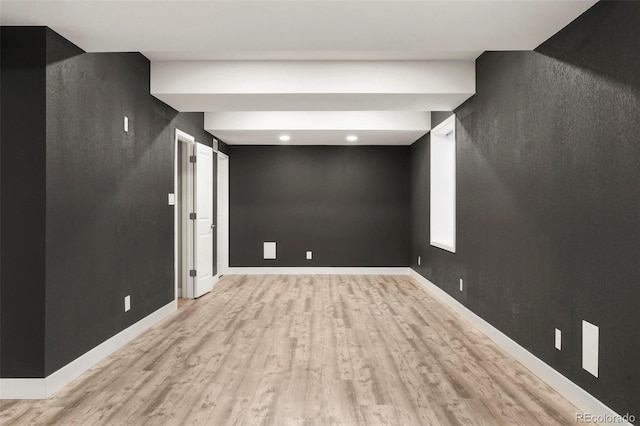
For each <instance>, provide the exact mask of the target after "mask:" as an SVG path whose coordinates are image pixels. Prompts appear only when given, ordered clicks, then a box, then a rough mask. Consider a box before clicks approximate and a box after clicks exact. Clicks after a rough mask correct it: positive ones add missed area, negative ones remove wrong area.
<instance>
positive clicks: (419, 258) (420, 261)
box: [418, 256, 422, 266]
mask: <svg viewBox="0 0 640 426" xmlns="http://www.w3.org/2000/svg"><path fill="white" fill-rule="evenodd" d="M420 263H422V258H421V257H420V256H418V266H420Z"/></svg>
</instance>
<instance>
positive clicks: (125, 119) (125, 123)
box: [124, 115, 129, 132]
mask: <svg viewBox="0 0 640 426" xmlns="http://www.w3.org/2000/svg"><path fill="white" fill-rule="evenodd" d="M124 131H125V132H128V131H129V117H127V116H126V115H125V116H124Z"/></svg>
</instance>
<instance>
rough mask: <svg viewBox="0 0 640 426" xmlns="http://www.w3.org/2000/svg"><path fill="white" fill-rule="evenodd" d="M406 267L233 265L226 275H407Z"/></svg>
mask: <svg viewBox="0 0 640 426" xmlns="http://www.w3.org/2000/svg"><path fill="white" fill-rule="evenodd" d="M408 273H409V268H407V267H332V266H330V267H309V268H307V267H299V268H298V267H268V266H267V267H248V268H243V267H233V268H229V270H228V271H227V274H226V275H407V274H408Z"/></svg>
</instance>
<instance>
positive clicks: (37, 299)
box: [0, 27, 46, 377]
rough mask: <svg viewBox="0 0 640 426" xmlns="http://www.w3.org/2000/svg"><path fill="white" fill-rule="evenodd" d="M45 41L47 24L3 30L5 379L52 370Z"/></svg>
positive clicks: (1, 314) (1, 315)
mask: <svg viewBox="0 0 640 426" xmlns="http://www.w3.org/2000/svg"><path fill="white" fill-rule="evenodd" d="M45 38H46V31H45V28H44V27H40V28H28V29H24V28H16V27H2V32H1V33H0V40H1V43H2V50H1V53H0V61H1V67H0V68H1V70H2V71H1V74H0V82H1V83H0V84H1V86H2V88H1V90H2V100H1V102H2V104H1V105H0V115H1V117H0V120H1V122H2V129H1V134H0V150H1V151H2V153H1V161H2V166H1V168H0V169H1V173H2V175H1V177H0V182H1V189H0V192H1V194H2V195H1V198H2V223H1V226H0V228H1V229H0V235H1V237H0V239H1V243H0V245H1V246H2V247H1V249H0V252H1V256H2V257H1V261H0V264H1V267H2V272H1V284H0V293H1V302H0V303H1V305H0V349H1V351H0V352H1V355H0V359H1V361H0V377H14V375H15V374H19V377H42V375H43V372H44V311H45V307H44V303H45V294H44V285H43V283H44V276H45V266H44V263H45V187H44V185H45V170H46V164H45V144H46V119H45V79H46V78H45V61H46V51H45ZM16 301H19V302H16ZM16 325H19V326H16ZM15 377H18V376H15Z"/></svg>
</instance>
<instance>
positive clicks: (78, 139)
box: [1, 27, 213, 377]
mask: <svg viewBox="0 0 640 426" xmlns="http://www.w3.org/2000/svg"><path fill="white" fill-rule="evenodd" d="M2 31H3V33H2V35H3V37H2V39H3V43H4V42H7V43H9V42H10V40H9V41H7V39H6V38H5V32H7V31H8V32H11V31H15V34H16V37H15V42H11V43H12V44H11V46H12V47H11V48H13V49H16V57H18V58H20V57H29V55H30V53H28V52H25V51H24V48H23V46H22V44H21V43H22V42H23V40H25V38H26V37H28V36H29V34H32V32H37V33H38V34H40V38H38V40H37V46H38V49H39V50H38V52H39V54H41V60H40V62H38V63H37V64H36V65H35V66H34V68H35V71H34V72H33V74H34V75H37V76H38V78H39V80H38V82H37V83H38V85H33V84H32V83H31V82H29V84H30V87H29V90H30V91H32V92H34V95H33V96H34V97H33V102H30V103H29V105H25V106H23V104H24V103H25V100H24V99H22V98H21V94H20V92H17V91H15V92H11V91H5V90H4V89H5V87H4V86H5V69H4V68H5V67H4V65H3V75H2V78H3V80H2V85H3V87H2V89H3V90H2V94H3V96H2V114H3V115H2V121H3V127H2V132H3V133H2V161H3V162H4V164H3V167H2V172H3V176H2V177H3V179H2V185H3V188H2V190H3V191H2V197H3V200H2V205H3V212H2V219H3V223H2V227H3V232H2V245H3V249H2V254H3V258H2V274H3V280H2V303H3V306H2V307H3V312H2V315H3V322H2V327H3V330H2V331H3V333H2V339H3V341H2V343H3V345H2V348H1V350H2V367H3V369H2V377H44V376H47V375H49V374H51V373H53V372H54V371H56V370H57V369H59V368H61V367H63V366H64V365H66V364H67V363H69V362H71V361H73V360H74V359H76V358H77V357H79V356H80V355H82V354H84V353H86V352H87V351H89V350H90V349H92V348H94V347H95V346H97V345H98V344H100V343H102V342H103V341H105V340H106V339H108V338H110V337H112V336H113V335H115V334H117V333H118V332H120V331H122V330H123V329H125V328H126V327H128V326H130V325H132V324H133V323H135V322H136V321H138V320H140V319H141V318H143V317H145V316H147V315H149V314H150V313H152V312H153V311H155V310H157V309H158V308H160V307H162V306H164V305H165V304H167V303H169V302H170V301H171V300H173V296H174V270H173V268H174V261H173V251H174V241H173V237H174V235H173V232H174V230H173V228H174V225H173V215H174V208H173V207H171V206H169V205H168V202H167V194H168V193H171V192H174V187H173V176H174V175H173V173H174V140H175V129H176V128H179V129H181V130H183V131H185V132H187V133H189V134H191V135H193V136H194V137H195V138H196V141H198V142H201V143H205V144H207V145H209V146H211V145H212V143H213V139H212V136H211V135H209V134H208V133H206V132H205V131H204V130H203V129H204V117H203V114H202V113H178V112H177V111H175V110H174V109H172V108H171V107H169V106H167V105H166V104H164V103H162V102H161V101H159V100H157V99H156V98H154V97H153V96H151V95H150V94H149V61H148V60H147V59H146V58H145V57H144V56H142V55H141V54H138V53H108V54H107V53H100V54H89V53H84V52H83V51H82V50H81V49H79V48H78V47H76V46H74V45H73V44H72V43H70V42H69V41H67V40H65V39H64V38H62V37H60V36H59V35H58V34H56V33H55V32H53V31H51V30H49V29H46V28H35V29H34V28H25V27H23V28H17V29H15V30H11V29H6V28H3V29H2ZM2 58H3V60H4V58H5V46H4V45H3V52H2ZM17 75H18V76H20V78H22V79H25V78H27V77H29V76H30V75H31V74H28V73H26V72H24V70H19V72H18V73H17ZM29 78H31V77H29ZM7 82H8V83H7V84H9V83H11V81H10V80H7ZM29 93H31V92H29ZM6 111H11V112H6ZM19 112H20V114H19ZM9 114H13V116H12V115H9ZM5 115H6V116H5ZM125 115H126V116H128V117H129V132H128V133H125V132H124V129H123V117H124V116H125ZM14 116H15V118H16V120H15V121H14V122H10V121H8V118H11V117H14ZM20 120H22V121H20ZM29 124H31V126H29ZM36 130H37V138H36V137H35V136H31V137H30V138H29V139H30V140H27V141H25V139H24V137H23V135H24V133H21V132H20V131H23V132H24V131H26V132H31V133H27V136H30V135H31V134H32V133H33V132H36ZM12 132H13V133H12ZM5 136H6V137H5ZM21 147H24V148H21ZM25 149H26V151H25ZM34 157H35V161H34ZM27 161H29V162H28V163H27ZM5 165H8V167H9V168H5V167H4V166H5ZM11 167H13V169H14V171H13V173H19V175H18V176H20V177H22V176H24V180H25V181H26V182H27V184H28V185H31V186H29V188H30V191H27V190H25V187H24V182H20V180H22V179H20V178H17V179H16V181H15V182H16V185H15V186H16V187H17V186H18V185H17V183H20V187H19V188H17V189H16V191H15V192H10V191H5V185H6V186H8V187H9V188H10V189H11V184H10V183H8V182H9V181H8V180H7V179H5V175H4V174H5V173H10V172H11V169H10V168H11ZM7 176H8V175H7ZM11 177H12V179H14V178H16V177H15V175H12V176H11ZM7 206H11V207H9V208H8V207H7ZM12 213H13V214H15V220H13V221H11V214H12ZM33 215H35V219H34V220H33V221H31V219H30V218H31V217H32V216H33ZM5 219H7V220H5ZM38 221H39V222H38ZM45 224H46V229H45ZM9 226H11V227H14V229H15V231H14V234H13V236H12V234H11V233H10V232H8V233H6V234H5V232H4V231H5V227H6V228H9ZM25 229H26V230H27V232H29V233H31V232H33V234H34V238H36V237H37V238H36V240H35V241H31V240H25V239H24V237H23V235H24V234H23V232H24V230H25ZM18 231H19V232H20V238H18V234H17V232H18ZM36 231H37V232H36ZM22 242H24V243H22ZM9 244H11V246H10V247H12V248H13V247H15V246H17V245H20V244H24V247H25V250H27V251H26V252H25V253H22V252H17V253H16V252H15V251H13V254H12V256H18V255H19V256H20V262H22V263H20V262H18V264H17V265H13V264H11V263H9V261H10V259H9V254H7V253H10V252H9V249H7V245H9ZM34 253H35V255H37V257H34V256H31V254H34ZM45 255H46V259H45ZM23 256H24V257H23ZM25 276H26V277H29V278H28V279H27V278H24V277H25ZM25 285H26V287H25ZM126 295H131V310H130V311H129V312H127V313H125V312H124V296H126ZM5 305H6V306H10V309H9V310H8V313H5ZM5 315H13V316H12V317H11V318H10V320H9V321H6V320H5V318H4V317H5ZM20 315H21V317H20ZM28 315H29V318H34V320H33V321H36V322H37V324H35V325H33V326H32V327H27V325H25V324H24V323H23V322H22V321H16V319H19V318H22V317H26V316H28ZM45 324H46V326H45ZM12 336H16V337H15V339H13V340H16V341H19V343H20V344H11V343H15V342H13V340H11V339H12V338H13V337H12ZM5 339H7V340H6V342H9V343H8V344H5ZM32 340H33V344H29V346H27V343H25V341H26V342H30V341H32ZM33 347H35V348H36V349H38V350H39V352H36V351H33V352H30V351H28V349H32V348H33Z"/></svg>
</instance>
